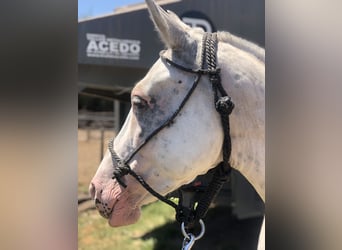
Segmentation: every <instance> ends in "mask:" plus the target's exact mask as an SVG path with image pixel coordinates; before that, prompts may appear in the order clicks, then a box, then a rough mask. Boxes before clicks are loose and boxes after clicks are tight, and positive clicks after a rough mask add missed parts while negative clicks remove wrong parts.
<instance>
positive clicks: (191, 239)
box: [182, 234, 196, 250]
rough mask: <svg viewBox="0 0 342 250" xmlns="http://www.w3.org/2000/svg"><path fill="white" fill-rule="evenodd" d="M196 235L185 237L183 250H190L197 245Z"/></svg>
mask: <svg viewBox="0 0 342 250" xmlns="http://www.w3.org/2000/svg"><path fill="white" fill-rule="evenodd" d="M195 240H196V239H195V235H193V234H188V235H187V237H184V240H183V246H182V250H190V249H191V248H192V247H193V245H194V244H195Z"/></svg>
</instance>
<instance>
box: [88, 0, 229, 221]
mask: <svg viewBox="0 0 342 250" xmlns="http://www.w3.org/2000/svg"><path fill="white" fill-rule="evenodd" d="M147 4H148V8H149V11H150V15H151V18H152V20H153V22H154V24H155V26H156V28H157V30H158V33H159V35H160V37H161V39H162V41H163V42H164V43H165V45H166V48H167V49H166V50H165V51H163V52H162V53H163V57H166V58H169V59H171V60H172V61H174V62H177V63H179V64H181V65H183V66H185V67H187V68H199V67H200V57H201V55H200V51H201V46H202V45H201V41H202V36H203V31H202V30H200V29H192V28H190V27H189V26H187V25H185V24H184V23H183V22H182V21H181V20H180V19H179V18H178V17H177V16H176V15H175V14H174V13H172V12H169V11H168V12H166V11H164V10H163V9H162V8H161V7H159V6H157V5H156V4H155V3H154V2H153V1H147ZM197 77H198V75H196V74H194V73H190V72H184V71H182V70H179V69H177V68H175V67H172V66H171V65H169V64H168V63H167V62H166V61H165V60H163V59H162V58H161V59H158V60H157V61H156V62H155V64H154V65H153V66H152V68H151V69H150V70H149V72H148V73H147V74H146V76H145V77H144V78H143V79H142V80H141V81H140V82H138V83H137V84H136V86H135V87H134V88H133V90H132V93H131V104H132V108H131V110H130V112H129V114H128V117H127V119H126V121H125V123H124V125H123V127H122V129H121V131H120V132H119V134H118V135H117V136H116V138H115V141H114V145H113V148H114V149H115V151H116V153H117V154H118V156H119V157H120V158H121V159H125V158H127V157H128V156H129V155H130V154H131V153H132V151H134V150H135V149H136V148H137V147H139V145H141V144H142V143H143V142H144V141H145V140H146V139H147V138H148V137H150V136H151V134H153V133H154V132H155V130H156V129H158V127H160V125H161V124H163V123H165V122H166V121H167V120H168V119H170V117H171V116H172V115H173V114H174V113H175V112H176V110H177V109H178V108H179V106H180V104H181V103H182V101H183V100H184V98H185V97H186V95H187V94H188V92H189V91H190V88H191V87H192V85H193V83H194V81H196V78H197ZM212 103H213V97H212V90H211V86H210V84H209V81H208V79H207V78H204V77H202V78H201V80H200V82H199V84H198V87H197V88H196V89H195V90H194V92H193V94H192V96H191V97H190V98H189V100H188V101H187V102H186V103H185V105H184V107H183V108H182V110H181V111H180V112H179V113H178V115H177V116H176V117H175V118H174V119H173V120H172V122H171V123H170V124H168V126H166V127H165V128H163V129H161V130H160V131H159V132H158V133H157V134H155V135H154V136H153V137H151V139H150V140H149V141H148V142H147V143H146V145H144V146H143V147H142V148H141V149H139V150H138V151H137V152H136V153H135V154H134V156H133V157H132V158H131V159H130V160H129V162H128V164H129V166H130V168H131V169H132V170H134V171H135V172H136V173H138V174H139V175H141V176H142V177H143V178H144V180H145V181H146V182H147V183H148V184H149V185H150V186H151V187H153V189H154V190H156V191H157V192H159V193H160V194H163V195H165V194H167V193H169V192H171V191H173V190H175V189H177V188H178V187H179V186H181V185H183V184H186V183H189V182H191V181H192V180H193V179H194V178H195V177H196V176H197V175H199V174H202V173H205V172H206V171H208V170H209V169H210V168H212V167H213V166H215V165H216V164H217V163H218V162H219V161H220V157H221V155H220V153H221V146H222V140H223V133H222V129H221V127H220V118H219V115H218V114H217V112H215V110H214V105H209V104H212ZM113 171H114V166H113V163H112V159H111V154H110V153H109V152H107V153H106V155H105V156H104V158H103V160H102V162H101V164H100V166H99V168H98V171H97V172H96V174H95V176H94V178H93V180H92V183H91V185H90V192H91V194H92V196H93V198H94V199H95V202H96V206H97V208H98V209H99V211H100V213H101V214H102V215H103V216H104V217H107V218H108V219H109V224H110V225H111V226H122V225H127V224H132V223H135V222H136V221H137V220H138V218H139V215H140V207H141V206H142V205H143V204H147V203H149V202H152V201H154V200H155V198H154V197H153V196H151V195H150V194H149V193H148V192H147V191H146V190H145V189H144V188H142V187H141V185H140V184H139V183H138V182H137V181H136V180H135V179H134V178H132V177H131V176H124V177H122V179H123V181H124V182H125V184H126V185H127V187H126V188H124V187H122V186H121V185H120V184H119V183H118V182H117V180H115V179H113Z"/></svg>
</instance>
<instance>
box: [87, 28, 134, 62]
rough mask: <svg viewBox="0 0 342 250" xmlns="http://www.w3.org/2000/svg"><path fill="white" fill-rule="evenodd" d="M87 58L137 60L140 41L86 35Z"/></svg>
mask: <svg viewBox="0 0 342 250" xmlns="http://www.w3.org/2000/svg"><path fill="white" fill-rule="evenodd" d="M87 40H89V43H88V45H87V56H88V57H100V58H115V59H128V60H139V58H140V50H141V47H140V41H138V40H129V39H117V38H111V37H106V35H104V34H93V33H87Z"/></svg>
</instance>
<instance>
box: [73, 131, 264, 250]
mask: <svg viewBox="0 0 342 250" xmlns="http://www.w3.org/2000/svg"><path fill="white" fill-rule="evenodd" d="M112 136H114V133H113V132H112V131H111V130H105V131H104V147H103V148H104V150H106V148H107V143H108V140H109V139H110V138H111V137H112ZM100 138H101V131H100V130H85V129H82V130H81V129H80V130H79V132H78V193H79V201H80V200H81V198H86V197H87V196H88V185H89V183H90V180H91V178H92V177H93V175H94V174H95V172H96V169H97V168H98V165H99V163H100V157H101V152H100V145H101V140H100ZM85 200H86V199H85ZM204 221H205V224H206V233H205V235H204V236H203V238H202V239H200V240H198V241H197V242H196V244H195V245H194V247H193V248H192V249H194V250H207V249H212V250H220V249H227V250H233V249H234V250H253V249H256V242H257V239H258V231H259V227H260V225H261V222H262V218H253V219H246V220H237V219H236V218H234V217H233V216H232V215H231V210H230V209H229V208H227V207H216V208H212V209H211V210H210V211H209V212H208V214H207V216H206V218H205V220H204ZM182 240H183V236H182V234H181V231H180V226H179V224H178V223H177V222H175V221H174V211H173V209H172V208H171V207H169V206H167V205H165V204H163V203H161V202H155V203H153V204H151V205H148V206H145V207H143V211H142V217H141V219H140V220H139V222H138V223H136V224H135V225H131V226H126V227H121V228H111V227H109V225H108V223H107V221H106V220H105V219H103V218H102V217H101V216H100V215H99V214H98V213H97V211H96V210H95V209H94V206H93V204H92V201H86V202H82V203H80V204H79V215H78V249H79V250H107V249H108V250H112V249H116V250H128V249H139V250H140V249H141V250H151V249H155V250H174V249H180V248H181V245H182Z"/></svg>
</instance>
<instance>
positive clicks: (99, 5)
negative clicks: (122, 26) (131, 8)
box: [78, 0, 144, 19]
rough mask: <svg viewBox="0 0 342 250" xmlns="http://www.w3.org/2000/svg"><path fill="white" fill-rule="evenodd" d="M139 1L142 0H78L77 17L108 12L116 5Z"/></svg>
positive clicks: (141, 0)
mask: <svg viewBox="0 0 342 250" xmlns="http://www.w3.org/2000/svg"><path fill="white" fill-rule="evenodd" d="M141 2H144V0H78V19H82V18H85V17H93V16H99V15H103V14H108V13H111V12H113V10H114V9H116V8H117V7H121V6H125V5H129V4H134V3H141Z"/></svg>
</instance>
